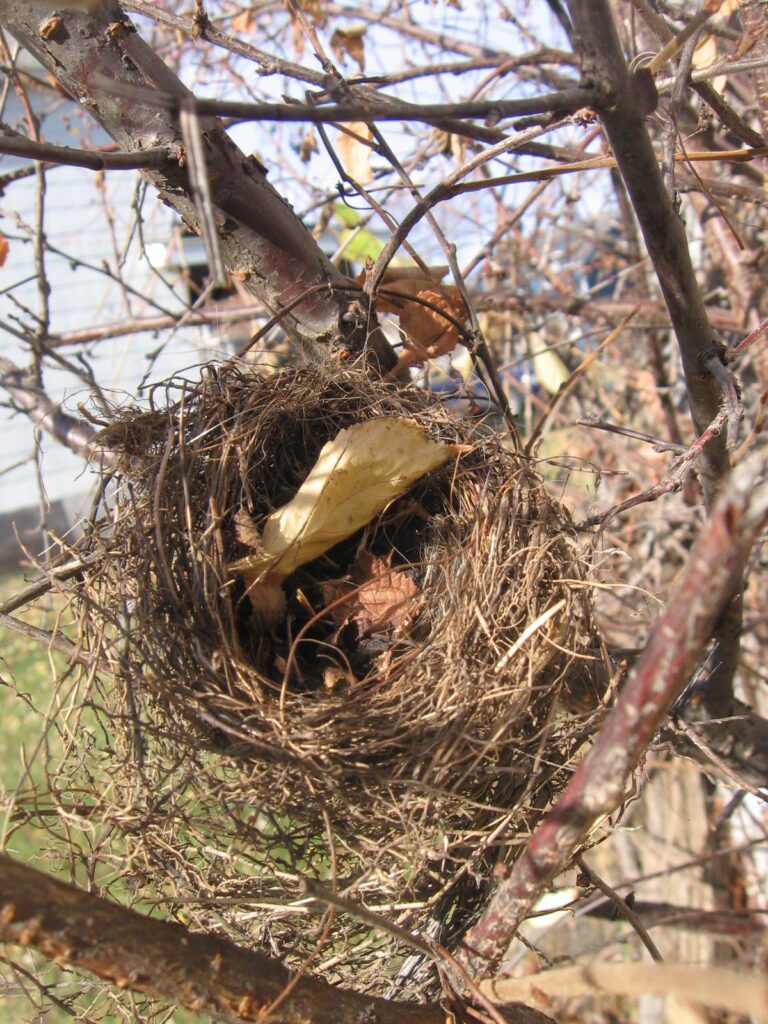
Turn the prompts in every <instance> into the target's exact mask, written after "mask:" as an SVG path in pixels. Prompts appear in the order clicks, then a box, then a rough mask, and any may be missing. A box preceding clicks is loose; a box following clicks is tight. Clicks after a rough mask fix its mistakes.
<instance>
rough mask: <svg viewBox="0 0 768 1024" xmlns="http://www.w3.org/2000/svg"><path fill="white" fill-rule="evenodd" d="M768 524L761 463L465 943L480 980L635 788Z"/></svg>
mask: <svg viewBox="0 0 768 1024" xmlns="http://www.w3.org/2000/svg"><path fill="white" fill-rule="evenodd" d="M766 521H768V482H766V480H765V477H764V476H761V467H760V465H759V463H758V462H757V461H756V460H755V459H753V460H750V461H747V462H745V463H744V464H743V465H741V466H739V467H738V468H737V469H736V470H735V471H734V473H733V475H732V476H731V478H730V482H729V486H728V487H727V489H726V490H725V493H723V494H722V496H721V497H720V499H719V500H718V502H717V503H716V505H715V506H714V507H713V509H712V513H711V516H710V519H709V521H708V522H707V524H706V525H705V527H704V528H703V530H702V533H701V535H700V537H699V539H698V541H697V542H696V544H695V546H694V548H693V551H692V552H691V555H690V558H689V560H688V563H687V565H686V567H685V568H684V570H683V572H682V574H681V576H680V579H679V582H678V585H677V588H676V590H675V592H674V594H673V595H672V597H671V598H670V601H669V605H668V607H667V610H666V612H665V613H664V614H663V615H662V617H661V618H660V619H659V621H658V622H657V623H656V625H655V627H654V629H653V631H652V632H651V635H650V637H649V638H648V642H647V644H646V646H645V650H644V651H643V653H642V655H641V656H640V658H639V659H638V661H637V662H636V664H635V667H634V669H633V671H632V674H631V675H630V677H629V679H628V681H627V683H626V686H625V687H624V689H623V691H622V693H621V695H620V697H619V699H618V701H617V703H616V705H615V706H614V708H613V709H612V711H611V712H610V714H609V715H608V717H607V719H606V721H605V724H604V725H603V727H602V729H601V730H600V733H599V734H598V737H597V739H596V741H595V743H594V745H593V746H592V747H591V749H590V751H589V753H588V754H587V755H586V756H585V757H584V759H583V760H582V762H581V764H580V765H579V767H578V769H577V770H576V772H575V774H574V776H573V778H572V779H571V781H570V783H569V784H568V786H567V787H566V789H565V792H564V793H563V794H562V796H561V797H560V798H559V800H558V801H557V803H556V804H555V806H554V808H553V809H552V811H551V812H550V813H549V814H548V815H547V817H546V818H545V820H544V821H543V823H542V824H541V826H540V827H539V828H538V829H537V830H536V832H535V833H534V836H533V838H532V839H531V841H530V843H529V844H528V846H527V848H526V850H525V852H524V853H523V855H522V856H521V858H520V859H519V860H518V861H517V863H516V864H515V866H514V868H513V870H512V873H511V875H510V876H509V878H508V879H507V880H506V881H504V882H502V883H501V884H500V885H499V887H498V889H497V890H496V893H495V894H494V896H493V898H492V899H491V901H490V903H489V905H488V907H487V909H486V910H485V911H484V913H483V915H482V917H481V918H480V920H479V921H478V922H477V924H475V925H474V926H473V927H472V928H471V929H470V930H469V932H467V934H466V936H465V938H464V941H463V945H464V955H465V958H466V962H467V964H468V965H469V966H470V967H471V968H472V969H473V971H475V972H476V973H477V974H478V975H488V974H490V973H492V972H493V971H494V969H495V968H496V967H497V966H498V964H499V962H500V961H501V959H502V958H503V956H504V953H505V952H506V949H507V946H508V945H509V943H510V941H511V939H512V938H513V936H514V934H515V932H516V931H517V928H518V927H519V925H520V924H521V922H522V921H523V920H524V919H525V918H526V916H527V915H528V913H529V911H530V909H531V907H532V906H533V903H534V902H535V900H536V898H537V897H538V896H539V894H540V893H541V892H542V891H543V889H544V888H545V887H546V886H547V885H548V884H549V883H550V882H551V881H552V880H553V879H554V878H555V877H556V875H558V874H559V873H560V871H562V870H563V869H564V868H565V867H567V865H568V864H569V862H570V861H571V859H572V857H573V855H574V853H576V852H577V851H578V849H579V847H580V846H581V845H582V844H583V843H584V841H585V840H586V838H587V836H588V835H589V832H590V831H591V829H592V828H594V826H595V825H596V824H597V822H598V821H599V820H600V818H601V817H603V816H604V815H607V814H611V813H612V812H613V811H615V810H616V808H617V807H618V806H619V804H620V803H621V800H622V798H623V796H624V792H625V787H626V785H627V781H628V779H629V777H630V775H631V773H632V771H633V770H634V768H635V767H636V766H637V764H638V762H639V760H640V758H641V757H642V755H643V753H644V751H645V749H646V747H647V746H648V744H649V742H650V741H651V739H652V738H653V736H654V734H655V733H656V731H657V729H658V728H659V726H660V725H661V723H662V721H663V719H664V716H665V715H666V714H667V711H668V709H669V708H670V706H671V705H672V704H673V703H674V701H675V700H676V699H677V697H678V696H679V695H680V693H681V692H682V690H683V688H684V686H685V685H686V683H687V681H688V679H689V677H690V674H691V672H692V671H693V669H694V668H695V666H696V664H697V662H698V660H699V658H700V656H701V652H702V649H703V648H704V646H705V644H706V643H707V641H708V640H709V638H710V637H711V635H712V631H713V629H714V627H715V625H716V623H717V620H718V617H719V616H720V614H721V613H722V611H723V608H724V607H725V605H726V604H727V602H728V601H729V600H730V598H731V595H732V593H733V591H734V587H735V586H736V584H737V582H738V581H739V580H740V579H741V573H742V570H743V566H744V564H745V562H746V559H747V557H748V555H749V552H750V549H751V547H752V545H753V544H754V542H755V540H756V539H757V537H758V536H759V534H760V532H761V530H762V529H763V528H764V526H765V524H766Z"/></svg>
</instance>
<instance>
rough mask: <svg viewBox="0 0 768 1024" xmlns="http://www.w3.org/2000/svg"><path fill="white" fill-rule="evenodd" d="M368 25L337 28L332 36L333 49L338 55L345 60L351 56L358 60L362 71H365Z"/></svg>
mask: <svg viewBox="0 0 768 1024" xmlns="http://www.w3.org/2000/svg"><path fill="white" fill-rule="evenodd" d="M366 28H367V25H350V26H349V27H348V28H337V29H336V30H335V31H334V33H333V35H332V36H331V49H332V50H333V52H334V54H335V55H336V57H337V58H338V59H339V60H340V61H342V63H343V62H344V59H345V57H347V56H349V57H351V58H352V60H354V61H356V62H357V64H358V65H359V67H360V70H361V71H365V48H364V39H365V30H366Z"/></svg>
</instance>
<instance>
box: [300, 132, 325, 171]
mask: <svg viewBox="0 0 768 1024" xmlns="http://www.w3.org/2000/svg"><path fill="white" fill-rule="evenodd" d="M319 152H320V147H319V146H318V144H317V135H316V134H315V129H314V128H307V130H306V132H305V134H304V138H303V139H302V140H301V145H300V146H299V159H300V160H301V162H302V163H304V164H307V163H309V160H310V158H311V156H312V154H313V153H319Z"/></svg>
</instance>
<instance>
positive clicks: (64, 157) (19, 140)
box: [0, 134, 169, 171]
mask: <svg viewBox="0 0 768 1024" xmlns="http://www.w3.org/2000/svg"><path fill="white" fill-rule="evenodd" d="M0 153H9V154H12V155H13V156H28V157H29V158H30V160H43V161H45V162H47V163H53V164H67V165H68V166H70V167H87V168H88V169H89V170H92V171H106V170H121V171H127V170H139V169H142V168H154V169H156V170H159V169H160V168H162V167H165V166H166V165H167V164H168V160H169V154H168V151H167V150H165V149H163V148H162V147H158V148H155V149H145V150H143V151H142V152H137V153H99V152H97V151H95V150H92V149H72V148H71V147H69V146H51V145H49V144H48V143H46V142H35V141H33V140H32V139H27V138H25V137H24V136H23V135H16V134H14V135H7V134H0Z"/></svg>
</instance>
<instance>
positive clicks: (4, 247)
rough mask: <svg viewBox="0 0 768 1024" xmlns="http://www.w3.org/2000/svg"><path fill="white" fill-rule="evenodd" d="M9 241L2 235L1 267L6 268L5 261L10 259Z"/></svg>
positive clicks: (0, 247)
mask: <svg viewBox="0 0 768 1024" xmlns="http://www.w3.org/2000/svg"><path fill="white" fill-rule="evenodd" d="M8 250H9V246H8V239H7V238H6V237H5V235H2V234H0V267H4V266H5V261H6V260H7V259H8Z"/></svg>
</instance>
